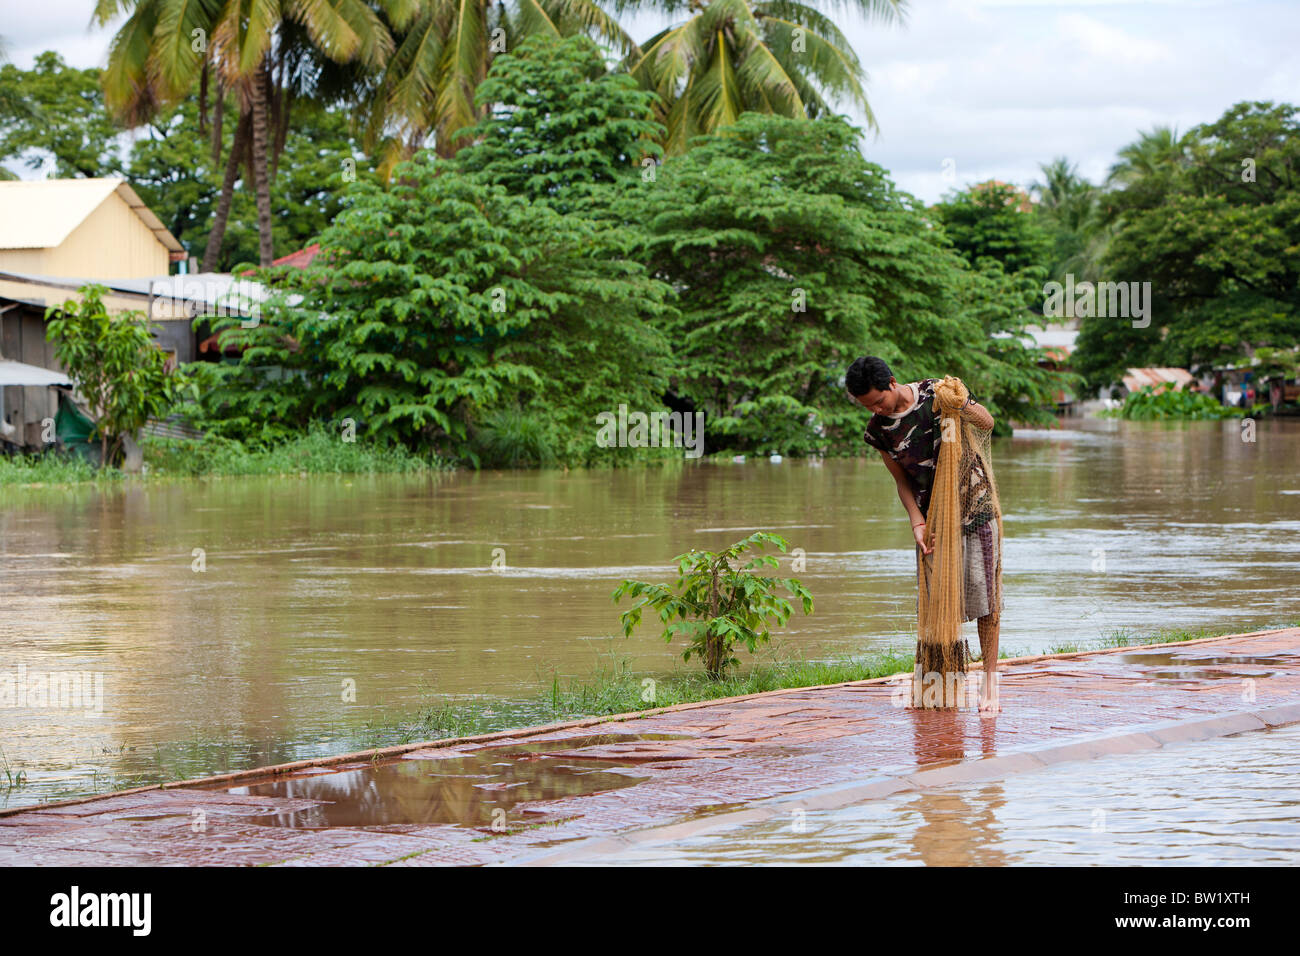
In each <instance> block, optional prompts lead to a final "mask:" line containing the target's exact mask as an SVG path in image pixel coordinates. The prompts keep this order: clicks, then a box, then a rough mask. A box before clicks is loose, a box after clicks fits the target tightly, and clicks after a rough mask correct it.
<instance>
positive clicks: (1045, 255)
mask: <svg viewBox="0 0 1300 956" xmlns="http://www.w3.org/2000/svg"><path fill="white" fill-rule="evenodd" d="M931 210H932V212H934V214H935V215H936V216H937V217H938V219H939V221H940V222H942V223H943V228H944V232H945V233H946V234H947V235H948V237H949V238H950V239H951V240H952V244H953V248H955V249H956V250H957V251H958V252H959V253H961V255H962V256H963V257H964V258H965V259H966V261H967V262H969V263H970V264H971V265H972V266H979V264H980V260H982V259H992V260H993V261H995V262H997V263H998V264H999V265H1001V266H1002V268H1003V269H1004V270H1005V271H1006V272H1008V273H1011V274H1015V273H1026V272H1027V270H1031V269H1032V270H1036V271H1035V272H1034V275H1035V276H1037V277H1040V278H1041V279H1043V280H1045V279H1046V277H1047V270H1048V263H1049V255H1050V249H1051V238H1050V237H1049V236H1048V235H1047V233H1046V232H1045V231H1044V230H1043V227H1042V225H1041V223H1039V221H1038V219H1037V218H1036V217H1035V216H1034V215H1033V214H1032V207H1031V206H1030V203H1029V197H1028V196H1026V195H1025V194H1024V193H1023V192H1021V191H1020V190H1019V189H1017V188H1016V187H1015V186H1011V185H1009V184H1007V183H1000V182H996V181H990V182H987V183H981V184H979V185H976V186H972V187H971V188H969V189H966V190H962V191H960V192H958V193H955V194H954V195H952V196H950V197H948V198H947V199H946V200H945V201H944V202H941V203H938V204H936V205H935V206H933V207H931Z"/></svg>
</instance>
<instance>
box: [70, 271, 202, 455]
mask: <svg viewBox="0 0 1300 956" xmlns="http://www.w3.org/2000/svg"><path fill="white" fill-rule="evenodd" d="M79 291H80V294H81V300H80V301H77V300H76V299H68V300H67V301H66V302H64V304H63V305H62V306H51V307H50V308H48V309H46V310H45V317H46V319H47V320H48V323H49V324H48V326H47V328H46V337H47V338H48V339H49V341H50V342H52V343H53V344H54V357H55V358H56V359H57V360H58V361H59V363H60V364H61V365H62V366H63V367H64V368H65V369H66V370H67V373H68V375H69V376H70V377H71V378H72V380H73V382H74V383H75V385H76V387H77V391H78V392H80V393H81V396H82V398H84V399H85V400H86V402H87V404H88V405H89V407H90V410H91V414H92V415H93V416H94V417H95V419H96V420H95V432H94V434H95V435H97V436H98V437H99V439H100V461H101V462H102V463H103V464H105V465H108V464H114V463H116V462H117V461H118V458H119V456H120V454H121V452H122V449H123V441H124V439H126V438H128V437H129V438H132V439H134V438H136V437H137V436H138V434H139V432H140V429H141V428H143V427H144V426H145V424H146V423H147V422H148V421H149V420H150V419H152V418H160V417H162V416H164V415H166V414H167V412H168V411H169V410H170V409H171V407H172V405H173V404H174V402H175V400H176V398H177V396H178V394H179V391H180V389H181V388H182V387H183V386H184V385H185V377H184V376H183V375H180V374H177V373H175V372H169V371H168V370H167V367H166V363H167V356H166V354H165V353H164V352H163V351H162V350H161V349H159V348H158V347H157V346H156V345H155V344H154V341H153V336H152V334H151V333H150V331H149V326H148V324H147V323H146V322H145V320H144V314H143V313H142V312H121V313H117V314H115V315H110V314H109V312H108V310H107V309H106V308H105V306H104V300H103V297H104V295H105V293H106V292H107V291H108V290H107V289H105V288H104V287H103V286H99V285H88V286H84V287H83V288H82V289H80V290H79Z"/></svg>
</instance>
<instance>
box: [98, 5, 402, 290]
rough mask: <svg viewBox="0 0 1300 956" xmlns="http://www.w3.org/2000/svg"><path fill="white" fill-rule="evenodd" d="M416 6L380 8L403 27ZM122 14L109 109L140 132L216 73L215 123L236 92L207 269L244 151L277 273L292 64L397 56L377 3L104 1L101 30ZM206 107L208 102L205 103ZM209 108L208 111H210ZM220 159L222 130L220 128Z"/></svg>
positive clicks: (371, 61)
mask: <svg viewBox="0 0 1300 956" xmlns="http://www.w3.org/2000/svg"><path fill="white" fill-rule="evenodd" d="M416 2H418V0H376V3H377V5H378V6H379V7H380V8H381V9H383V10H384V11H385V12H386V13H387V14H388V17H389V19H390V21H393V22H398V23H401V22H404V21H405V19H406V18H408V17H409V16H410V9H411V8H412V6H413V4H414V3H416ZM119 9H122V10H125V9H131V15H130V16H129V17H128V18H127V20H126V22H125V23H124V24H123V25H122V27H121V29H120V30H119V31H118V33H117V35H116V36H115V37H114V38H113V42H112V46H111V48H110V50H109V59H108V67H107V69H106V70H105V71H104V90H105V99H106V101H107V103H108V106H109V108H110V110H111V111H112V112H113V113H114V114H115V115H116V116H117V117H118V118H119V119H121V120H122V121H123V122H125V123H127V124H128V125H136V124H138V123H140V122H143V121H144V120H145V119H147V118H148V117H150V116H152V115H153V114H154V113H155V112H156V111H157V110H159V109H161V108H162V107H163V106H165V105H167V104H170V103H174V102H176V101H177V100H179V99H180V98H182V97H184V96H187V95H189V94H190V93H191V92H192V90H193V89H194V85H195V83H196V81H197V82H198V83H199V85H200V88H201V90H202V91H203V93H204V94H206V90H207V77H208V73H209V71H211V72H212V73H215V75H216V77H217V81H218V102H217V115H218V116H219V115H220V113H221V109H222V101H223V100H224V91H225V90H230V91H232V92H233V93H234V94H235V96H236V99H237V102H238V105H239V114H240V122H239V125H238V126H237V127H236V131H235V138H234V139H235V141H234V142H233V143H232V146H231V155H230V158H229V160H228V162H227V166H226V170H225V176H224V179H223V184H222V195H221V199H220V201H219V202H218V207H217V216H216V218H215V219H214V223H213V227H214V228H213V231H212V234H211V235H210V236H209V240H208V249H207V251H206V253H205V255H204V269H205V270H207V269H210V268H213V267H214V266H215V262H216V250H218V249H219V248H220V244H221V234H222V233H223V232H224V227H225V218H226V215H227V214H228V212H229V208H230V196H231V193H232V191H233V188H234V182H235V178H236V174H237V171H238V166H239V163H240V161H241V160H242V159H243V158H244V157H243V155H242V154H243V153H244V151H245V150H247V160H246V165H247V166H248V167H249V170H250V172H251V174H252V180H253V186H254V191H255V193H256V196H257V220H258V236H259V240H260V241H259V249H258V254H259V259H260V261H261V263H262V264H263V265H269V264H270V263H271V260H272V258H273V257H274V252H273V247H272V243H271V192H270V177H269V173H268V162H269V159H270V156H269V154H270V152H271V151H272V150H274V149H275V148H276V147H279V146H283V134H282V133H277V134H276V135H275V136H274V140H272V139H270V138H269V137H270V135H271V134H272V133H273V131H272V129H271V125H270V124H271V121H272V120H278V122H277V124H276V125H277V126H279V127H281V128H283V127H284V126H285V124H287V122H288V111H287V106H286V108H285V110H284V111H283V113H281V112H280V110H279V107H280V105H281V104H282V103H283V104H287V102H288V101H289V99H288V98H287V97H285V95H284V94H285V89H284V80H285V75H286V74H285V64H286V63H289V62H290V61H293V60H295V59H296V58H299V57H301V56H302V47H303V45H304V44H306V45H309V46H310V49H311V51H312V56H315V57H317V58H319V59H321V60H328V61H334V62H340V63H341V62H349V61H354V60H355V61H358V62H360V63H362V64H364V65H365V66H366V67H368V68H371V69H378V68H379V67H380V66H382V65H383V63H384V61H385V59H386V58H387V56H388V54H389V53H390V52H391V49H392V38H391V36H390V35H389V33H388V30H387V28H386V27H385V26H384V23H383V21H382V20H381V19H380V17H379V14H378V13H377V12H376V10H375V9H373V7H372V5H371V4H368V3H366V2H363V0H97V3H96V7H95V13H94V18H95V20H97V21H98V22H99V23H100V24H101V25H104V24H106V23H107V22H108V21H109V20H110V19H112V18H113V17H114V16H115V15H116V14H117V12H118V10H119ZM205 99H206V96H205ZM205 105H206V104H205ZM213 134H214V143H215V149H214V153H219V151H220V135H221V134H220V124H219V123H215V122H214V124H213Z"/></svg>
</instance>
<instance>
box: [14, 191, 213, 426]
mask: <svg viewBox="0 0 1300 956" xmlns="http://www.w3.org/2000/svg"><path fill="white" fill-rule="evenodd" d="M185 258H186V256H185V249H184V247H183V246H182V245H181V244H180V243H179V242H178V241H177V240H176V237H175V236H173V235H172V234H171V233H170V232H168V230H167V228H166V227H165V226H164V225H163V224H162V221H161V220H159V218H158V217H157V216H156V215H154V214H153V212H152V211H151V210H150V209H149V207H148V206H146V205H145V204H144V202H143V201H142V200H141V199H140V197H139V196H137V195H136V193H135V190H134V189H132V188H131V187H130V186H128V185H127V184H126V183H125V182H124V181H123V180H120V179H43V180H33V181H16V182H0V361H2V362H4V363H5V365H4V370H5V374H4V375H3V376H0V441H8V442H17V443H18V444H26V445H39V444H40V439H39V438H38V437H37V436H38V435H39V434H40V428H41V424H40V423H41V422H42V421H43V420H44V419H46V418H48V417H51V416H53V415H54V414H55V413H56V412H57V410H58V405H57V402H56V400H55V395H54V394H53V393H52V392H51V390H50V389H49V388H48V387H45V383H44V381H43V379H42V376H41V374H40V373H41V372H42V370H49V371H53V372H58V373H61V372H62V369H60V368H59V364H58V362H57V361H55V359H54V349H53V346H52V345H51V344H50V343H49V342H48V341H46V338H45V317H44V312H45V307H46V306H49V305H57V304H60V303H62V302H63V301H65V300H66V299H69V298H72V299H75V298H79V296H78V294H77V289H78V288H80V287H81V286H82V285H84V284H85V283H87V282H97V283H99V284H102V285H105V286H107V287H108V289H109V292H108V294H107V295H105V296H104V305H105V306H107V307H108V309H109V311H110V312H119V311H126V310H129V309H147V310H148V312H149V314H150V318H152V319H155V320H163V321H162V322H161V326H162V332H161V334H160V336H159V337H160V342H159V344H160V347H163V348H164V349H165V350H167V351H169V352H170V353H171V354H173V355H175V356H176V357H177V359H178V360H181V361H188V360H189V359H191V358H192V357H193V354H192V353H193V343H192V340H193V338H194V335H193V331H192V330H191V328H190V323H189V320H188V317H187V315H186V313H185V311H184V310H183V309H181V308H175V307H173V300H172V299H171V298H168V299H166V300H164V301H163V302H159V303H155V298H156V296H154V295H151V294H150V293H151V281H152V280H155V279H157V278H159V277H161V278H162V279H163V280H166V279H167V278H168V276H169V273H170V272H171V264H172V263H173V262H178V261H182V260H184V259H185ZM137 285H138V286H139V287H140V288H138V289H136V288H133V287H134V286H137ZM155 305H159V306H161V308H155V307H154V306H155ZM166 320H171V321H166ZM59 377H60V378H61V377H62V376H61V375H60V376H59Z"/></svg>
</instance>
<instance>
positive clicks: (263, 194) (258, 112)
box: [249, 63, 275, 266]
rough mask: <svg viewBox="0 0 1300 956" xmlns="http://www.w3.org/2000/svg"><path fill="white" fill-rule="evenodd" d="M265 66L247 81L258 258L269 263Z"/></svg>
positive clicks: (273, 254)
mask: <svg viewBox="0 0 1300 956" xmlns="http://www.w3.org/2000/svg"><path fill="white" fill-rule="evenodd" d="M265 71H266V65H265V63H264V64H263V65H262V67H261V68H260V69H259V70H258V71H257V76H255V77H254V78H253V82H252V83H250V84H249V86H250V87H252V101H253V163H252V166H253V187H254V189H255V190H256V192H257V236H258V261H259V262H260V263H261V264H262V265H264V266H269V265H270V264H271V262H272V260H273V259H275V252H274V250H273V247H272V245H271V186H270V183H269V182H268V180H267V175H266V163H267V142H266V79H265Z"/></svg>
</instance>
